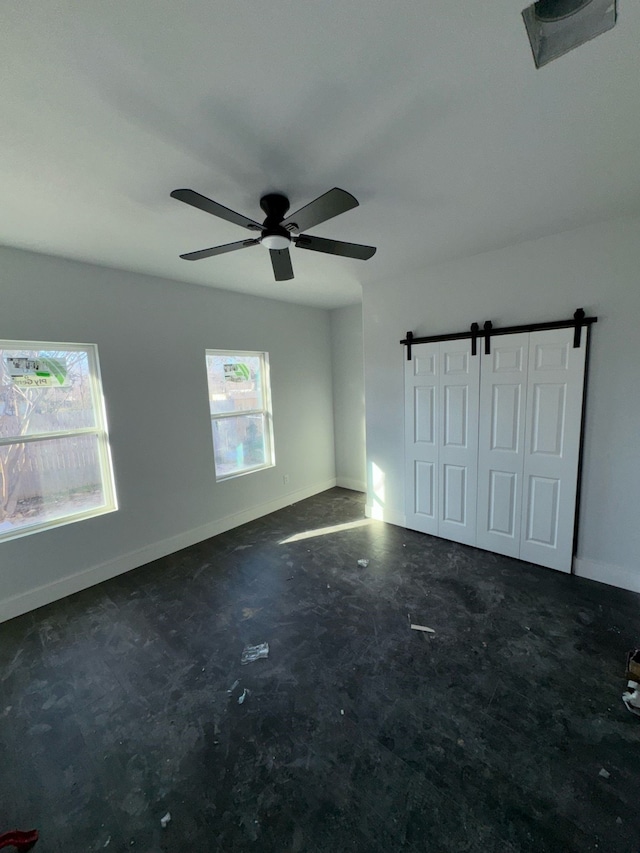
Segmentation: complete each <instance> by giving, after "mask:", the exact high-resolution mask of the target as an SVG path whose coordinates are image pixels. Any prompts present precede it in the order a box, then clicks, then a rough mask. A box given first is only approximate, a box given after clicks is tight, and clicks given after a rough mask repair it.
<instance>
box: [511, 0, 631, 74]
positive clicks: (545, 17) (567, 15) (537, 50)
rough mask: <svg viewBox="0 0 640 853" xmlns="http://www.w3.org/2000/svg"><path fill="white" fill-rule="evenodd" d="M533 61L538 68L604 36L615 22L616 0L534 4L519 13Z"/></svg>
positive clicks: (557, 0) (540, 1)
mask: <svg viewBox="0 0 640 853" xmlns="http://www.w3.org/2000/svg"><path fill="white" fill-rule="evenodd" d="M522 17H523V19H524V25H525V27H526V29H527V35H528V36H529V42H530V43H531V50H532V51H533V61H534V62H535V64H536V68H541V67H542V66H543V65H546V64H547V63H548V62H551V61H552V60H553V59H558V57H560V56H563V55H564V54H565V53H568V52H569V51H570V50H573V49H574V48H575V47H579V46H580V45H581V44H584V43H585V42H587V41H590V40H591V39H593V38H595V37H596V36H599V35H601V34H602V33H605V32H607V30H610V29H612V28H613V26H614V25H615V23H616V21H617V17H618V10H617V0H538V2H536V3H532V4H531V6H527V8H526V9H524V10H523V12H522Z"/></svg>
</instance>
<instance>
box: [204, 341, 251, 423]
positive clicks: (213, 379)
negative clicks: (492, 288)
mask: <svg viewBox="0 0 640 853" xmlns="http://www.w3.org/2000/svg"><path fill="white" fill-rule="evenodd" d="M207 378H208V380H209V409H210V411H211V414H212V415H220V414H223V413H224V412H241V411H246V410H247V409H262V408H264V404H263V395H262V382H263V377H262V359H261V358H260V356H259V355H242V354H239V355H232V354H231V353H216V354H211V353H208V354H207Z"/></svg>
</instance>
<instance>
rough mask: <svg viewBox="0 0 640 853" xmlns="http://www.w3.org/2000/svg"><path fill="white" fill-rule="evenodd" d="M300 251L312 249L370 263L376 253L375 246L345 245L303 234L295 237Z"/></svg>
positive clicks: (339, 241) (340, 242)
mask: <svg viewBox="0 0 640 853" xmlns="http://www.w3.org/2000/svg"><path fill="white" fill-rule="evenodd" d="M294 240H295V244H296V246H297V247H298V248H299V249H310V250H311V251H312V252H326V253H327V254H328V255H342V256H343V257H344V258H357V259H358V260H360V261H368V260H369V258H372V257H373V256H374V255H375V253H376V247H375V246H362V245H361V244H360V243H343V242H342V241H341V240H325V238H324V237H310V236H309V235H308V234H301V235H300V236H299V237H294Z"/></svg>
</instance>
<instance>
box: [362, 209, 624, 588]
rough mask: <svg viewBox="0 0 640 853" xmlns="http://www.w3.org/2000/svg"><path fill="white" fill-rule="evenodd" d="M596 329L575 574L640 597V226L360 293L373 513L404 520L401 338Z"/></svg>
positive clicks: (596, 230) (556, 239)
mask: <svg viewBox="0 0 640 853" xmlns="http://www.w3.org/2000/svg"><path fill="white" fill-rule="evenodd" d="M578 307H583V308H584V309H585V310H586V311H587V314H594V315H597V316H598V318H599V319H598V323H597V324H596V325H595V326H594V327H593V335H592V350H591V367H590V376H589V387H588V400H587V415H586V435H585V448H584V449H585V458H584V466H583V483H582V505H581V513H580V532H579V540H578V551H577V559H576V561H575V565H574V570H575V571H576V573H578V574H582V575H585V576H587V577H592V578H594V579H596V580H601V581H604V582H606V583H611V584H614V585H616V586H622V587H626V588H628V589H634V590H637V591H640V524H639V523H638V508H639V507H640V449H639V438H640V393H639V390H638V384H639V381H640V219H622V220H617V221H615V222H609V223H606V224H601V225H597V226H589V227H586V228H582V229H579V230H576V231H571V232H565V233H563V234H558V235H555V236H551V237H545V238H542V239H540V240H535V241H531V242H526V243H521V244H518V245H516V246H512V247H510V248H507V249H503V250H500V251H495V252H490V253H486V254H482V255H476V256H474V257H471V258H467V259H464V260H460V261H456V262H453V263H450V264H447V265H445V266H440V267H438V268H432V269H428V270H424V271H422V272H420V273H417V274H415V275H413V276H410V277H408V278H405V279H402V280H398V281H392V282H379V283H377V284H375V285H368V286H367V287H365V289H364V348H365V391H366V402H367V415H366V423H367V460H368V476H369V486H368V511H369V512H371V513H373V514H376V515H378V516H383V517H384V518H386V519H387V520H389V521H392V522H393V523H397V524H402V523H403V521H404V512H405V510H404V471H403V357H404V348H403V347H401V346H400V345H399V343H398V341H399V340H400V339H401V338H403V337H404V336H405V333H406V332H407V331H408V330H412V331H413V332H414V334H416V335H429V334H438V333H444V332H451V331H462V330H464V329H467V328H468V327H469V325H470V324H471V323H472V322H473V321H474V320H475V321H477V322H479V323H480V324H482V322H483V321H484V320H486V319H491V320H492V321H493V323H494V325H499V326H508V325H515V324H517V323H533V322H538V321H543V320H555V319H563V318H566V317H571V316H572V314H573V312H574V310H575V309H576V308H578Z"/></svg>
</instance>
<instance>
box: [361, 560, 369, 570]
mask: <svg viewBox="0 0 640 853" xmlns="http://www.w3.org/2000/svg"><path fill="white" fill-rule="evenodd" d="M358 565H359V566H360V568H361V569H366V568H367V566H368V565H369V560H358Z"/></svg>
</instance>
